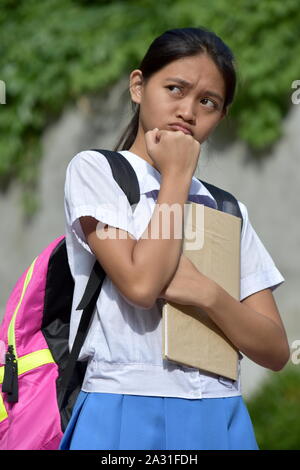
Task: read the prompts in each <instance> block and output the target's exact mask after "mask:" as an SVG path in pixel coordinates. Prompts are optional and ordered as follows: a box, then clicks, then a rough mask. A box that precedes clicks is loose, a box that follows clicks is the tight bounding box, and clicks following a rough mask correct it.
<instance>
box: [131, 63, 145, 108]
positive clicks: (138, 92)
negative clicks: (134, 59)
mask: <svg viewBox="0 0 300 470" xmlns="http://www.w3.org/2000/svg"><path fill="white" fill-rule="evenodd" d="M129 91H130V95H131V99H132V101H133V102H134V103H137V104H140V102H141V99H142V93H143V73H142V71H141V70H139V69H136V70H133V71H132V72H131V74H130V81H129Z"/></svg>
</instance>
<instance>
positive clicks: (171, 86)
mask: <svg viewBox="0 0 300 470" xmlns="http://www.w3.org/2000/svg"><path fill="white" fill-rule="evenodd" d="M167 88H168V89H169V90H170V89H171V88H178V90H181V88H180V87H179V86H177V85H169V86H167ZM171 91H172V90H171Z"/></svg>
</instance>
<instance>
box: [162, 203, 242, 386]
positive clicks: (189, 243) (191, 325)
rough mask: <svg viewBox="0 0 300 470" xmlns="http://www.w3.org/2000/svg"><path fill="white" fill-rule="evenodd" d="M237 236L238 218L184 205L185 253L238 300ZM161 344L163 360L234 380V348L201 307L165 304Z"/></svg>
mask: <svg viewBox="0 0 300 470" xmlns="http://www.w3.org/2000/svg"><path fill="white" fill-rule="evenodd" d="M240 237H241V220H240V218H239V217H236V216H233V215H231V214H228V213H225V212H221V211H219V210H216V209H212V208H210V207H207V206H204V205H203V204H196V203H194V202H189V203H187V204H186V205H185V214H184V240H183V253H184V254H185V255H186V256H187V257H188V258H189V259H190V260H191V261H192V262H193V263H194V265H195V266H196V267H197V269H198V270H199V271H200V272H201V273H203V274H204V275H205V276H207V277H209V278H210V279H212V280H214V281H215V282H217V283H218V284H220V286H221V287H223V288H224V289H225V290H226V291H227V292H228V293H229V294H230V295H232V296H233V297H234V298H236V299H237V300H240ZM199 289H201V286H200V285H199ZM162 348H163V351H162V353H163V358H164V359H168V360H170V361H174V362H177V363H180V364H183V365H186V366H189V367H194V368H198V369H201V370H203V371H207V372H211V373H213V374H217V375H221V376H224V377H227V378H229V379H232V380H237V377H238V358H239V353H238V349H237V348H236V347H235V346H234V345H233V344H232V343H231V341H230V340H229V339H228V338H227V337H226V336H225V334H224V333H223V331H222V330H221V329H220V328H219V327H218V326H217V325H216V324H215V323H214V322H213V321H212V320H211V319H210V317H209V315H208V314H207V313H206V312H205V311H204V310H203V309H201V308H198V307H195V306H190V305H179V304H176V303H173V302H166V303H165V304H164V305H163V307H162Z"/></svg>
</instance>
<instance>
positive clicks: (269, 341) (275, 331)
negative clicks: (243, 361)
mask: <svg viewBox="0 0 300 470" xmlns="http://www.w3.org/2000/svg"><path fill="white" fill-rule="evenodd" d="M191 288H192V291H193V293H194V295H193V305H194V306H197V307H199V308H201V309H202V310H204V311H205V312H206V313H207V314H208V315H209V317H210V318H211V320H213V321H214V323H216V325H217V326H218V327H219V328H220V329H221V330H222V331H223V332H224V334H225V335H226V336H227V337H228V339H229V340H230V341H231V342H232V343H233V344H234V345H235V346H236V347H237V348H238V349H239V350H240V351H241V352H242V353H244V354H245V355H246V356H247V357H249V359H251V360H253V361H254V362H256V363H257V364H259V365H261V366H262V367H266V368H268V369H271V370H273V371H278V370H281V369H282V368H283V367H284V365H285V364H286V363H287V361H288V359H289V350H288V347H287V344H288V343H287V340H286V335H285V333H284V331H283V330H282V329H281V328H280V327H279V325H277V324H276V323H275V322H274V321H273V320H271V319H270V318H268V317H267V316H265V315H263V314H261V313H258V312H256V311H255V310H253V309H252V308H250V307H249V306H247V305H246V304H243V303H241V302H240V301H238V300H236V299H235V298H234V297H232V296H231V295H230V294H229V293H228V292H227V291H225V290H224V289H223V288H222V287H221V286H220V285H219V284H217V283H216V282H214V281H212V280H211V279H209V278H207V277H206V276H204V275H203V274H201V273H199V276H196V278H195V280H194V282H193V285H192V287H191ZM205 290H206V292H209V293H210V295H206V296H205V298H204V297H203V292H204V291H205Z"/></svg>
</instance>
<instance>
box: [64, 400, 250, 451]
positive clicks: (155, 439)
mask: <svg viewBox="0 0 300 470" xmlns="http://www.w3.org/2000/svg"><path fill="white" fill-rule="evenodd" d="M231 449H232V450H259V447H258V445H257V442H256V439H255V434H254V430H253V426H252V422H251V418H250V415H249V413H248V409H247V407H246V404H245V402H244V400H243V397H242V396H241V395H239V396H236V397H224V398H223V397H222V398H204V399H186V398H172V397H157V396H155V397H152V396H140V395H123V394H116V393H87V392H83V391H81V392H80V394H79V395H78V398H77V401H76V403H75V406H74V408H73V413H72V417H71V419H70V421H69V424H68V426H67V429H66V431H65V433H64V436H63V439H62V441H61V444H60V450H231Z"/></svg>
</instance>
